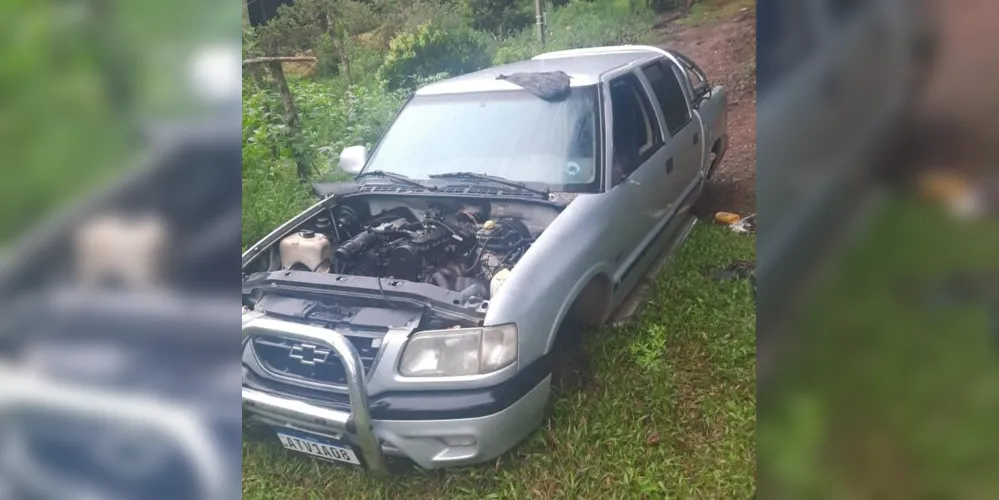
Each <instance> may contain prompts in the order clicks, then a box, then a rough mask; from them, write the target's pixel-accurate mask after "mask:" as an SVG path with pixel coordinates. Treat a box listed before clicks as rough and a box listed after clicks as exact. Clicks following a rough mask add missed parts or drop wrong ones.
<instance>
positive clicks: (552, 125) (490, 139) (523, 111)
mask: <svg viewBox="0 0 999 500" xmlns="http://www.w3.org/2000/svg"><path fill="white" fill-rule="evenodd" d="M596 96H597V94H596V89H595V88H594V87H587V88H574V89H572V94H571V95H570V96H569V98H567V99H566V100H564V101H561V102H548V101H544V100H542V99H540V98H538V97H535V96H533V95H531V94H529V93H527V92H525V91H513V92H489V93H488V94H487V93H476V94H464V95H462V94H459V95H436V96H416V97H414V98H413V99H412V100H411V101H410V102H409V104H407V105H406V107H405V108H404V109H403V110H402V112H401V113H400V114H399V116H398V118H396V121H395V122H394V123H393V124H392V126H391V127H389V130H388V132H387V133H386V134H385V137H383V138H382V140H381V142H380V143H379V145H378V147H377V149H376V150H375V151H374V154H373V156H372V158H371V160H370V161H369V162H368V165H367V168H365V171H376V170H383V171H386V172H394V173H398V174H402V175H405V176H407V177H411V178H413V179H419V180H423V179H429V178H430V176H431V175H435V174H446V173H453V172H474V173H477V174H487V175H492V176H498V177H503V178H505V179H509V180H512V181H519V182H525V183H538V184H543V185H545V186H546V187H548V188H549V189H551V190H553V191H595V190H596V189H597V188H598V187H599V179H600V176H599V171H598V170H599V169H598V165H599V162H598V160H597V158H598V156H597V138H596V136H595V133H596V130H597V127H596V126H595V124H596V123H598V122H597V109H598V108H597V97H596ZM462 181H464V179H463V180H462ZM455 182H456V181H455Z"/></svg>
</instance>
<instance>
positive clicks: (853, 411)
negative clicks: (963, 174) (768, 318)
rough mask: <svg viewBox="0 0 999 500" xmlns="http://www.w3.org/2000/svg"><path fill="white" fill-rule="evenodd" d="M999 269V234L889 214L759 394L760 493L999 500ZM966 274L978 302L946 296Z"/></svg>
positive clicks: (811, 313) (912, 209) (824, 295)
mask: <svg viewBox="0 0 999 500" xmlns="http://www.w3.org/2000/svg"><path fill="white" fill-rule="evenodd" d="M996 255H999V221H996V220H995V219H992V220H979V221H970V222H965V223H959V222H955V221H954V219H953V218H952V217H950V216H949V215H947V214H946V213H944V212H943V211H942V210H940V209H938V208H935V207H931V206H927V205H926V204H924V203H921V202H919V201H916V200H914V199H912V198H911V197H907V196H896V197H895V198H893V199H891V200H890V201H889V203H888V204H887V205H886V207H885V209H884V211H883V212H882V213H880V214H878V215H877V216H876V217H875V218H874V220H873V221H872V223H871V225H870V228H869V230H868V231H867V232H866V235H865V236H864V237H862V238H860V239H859V240H858V241H857V242H856V243H855V244H854V245H852V246H851V247H850V248H849V249H848V251H846V252H845V253H844V254H843V255H842V256H841V258H840V259H838V263H837V264H836V265H835V266H834V267H832V268H830V270H829V271H830V273H829V274H828V278H827V280H824V281H825V282H824V283H822V286H820V287H819V288H817V289H816V295H815V296H814V297H813V299H812V300H810V301H809V303H810V307H808V308H807V313H806V314H804V315H803V316H802V318H801V320H800V322H798V323H797V324H796V325H795V327H794V328H792V329H791V330H790V331H791V332H793V333H794V334H795V335H794V336H793V337H790V338H793V339H795V340H796V341H795V342H793V343H792V344H790V345H789V346H788V350H786V351H785V352H784V354H783V356H782V357H781V360H782V361H781V362H780V363H779V364H778V365H776V367H775V368H776V371H775V373H774V376H773V381H774V384H775V385H774V386H773V387H767V390H766V391H765V392H761V395H760V401H761V403H760V412H759V414H760V425H759V446H760V454H759V456H760V458H761V460H760V463H759V467H760V482H761V491H764V490H765V491H767V492H768V493H776V492H777V491H780V492H781V493H782V494H783V495H784V496H781V497H778V498H817V496H816V495H818V494H819V492H822V497H824V498H846V497H849V498H994V497H995V492H996V491H999V476H997V475H996V474H995V470H997V467H999V446H997V445H996V441H995V439H992V438H990V436H994V433H995V425H996V422H997V421H999V389H997V388H999V357H997V348H999V345H997V344H996V339H995V337H994V335H995V334H996V329H997V328H999V325H997V324H996V323H995V321H996V318H995V316H993V317H992V318H990V317H989V312H990V310H991V312H992V313H993V314H995V313H996V312H999V311H997V309H999V282H997V280H996V277H997V276H999V266H997V264H996V259H995V257H996ZM968 272H970V273H972V274H973V275H977V276H979V277H980V279H981V285H982V286H981V288H980V289H979V290H977V291H976V290H974V288H973V287H969V288H968V289H967V290H966V291H968V292H972V293H968V294H966V295H964V296H959V295H958V294H957V293H948V291H947V288H945V286H944V285H945V284H946V283H947V281H948V278H952V277H953V276H954V275H955V274H956V273H968ZM761 391H762V389H761ZM762 484H768V486H767V487H766V488H764V487H763V486H762Z"/></svg>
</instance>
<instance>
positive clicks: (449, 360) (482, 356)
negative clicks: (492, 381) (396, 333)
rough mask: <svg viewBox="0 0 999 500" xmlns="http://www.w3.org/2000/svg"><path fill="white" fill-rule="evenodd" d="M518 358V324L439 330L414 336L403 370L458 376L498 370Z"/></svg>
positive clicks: (413, 373) (419, 374)
mask: <svg viewBox="0 0 999 500" xmlns="http://www.w3.org/2000/svg"><path fill="white" fill-rule="evenodd" d="M516 359H517V325H514V324H509V325H500V326H487V327H484V328H463V329H459V330H436V331H429V332H422V333H417V334H416V335H413V337H412V338H410V339H409V342H408V343H407V344H406V347H405V349H404V350H403V352H402V361H401V362H400V363H399V373H400V374H402V375H404V376H407V377H454V376H459V375H478V374H484V373H490V372H494V371H496V370H499V369H500V368H503V367H504V366H507V365H509V364H511V363H513V362H514V361H515V360H516Z"/></svg>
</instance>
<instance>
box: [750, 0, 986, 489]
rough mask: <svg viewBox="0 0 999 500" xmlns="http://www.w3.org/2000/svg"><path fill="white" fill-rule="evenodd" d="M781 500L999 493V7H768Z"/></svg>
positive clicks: (763, 77) (771, 263) (776, 479)
mask: <svg viewBox="0 0 999 500" xmlns="http://www.w3.org/2000/svg"><path fill="white" fill-rule="evenodd" d="M757 28H758V30H757V53H758V73H757V82H758V101H757V113H758V114H757V159H758V172H757V174H758V176H757V194H758V196H757V200H758V201H757V205H758V212H759V215H758V226H757V230H758V239H757V252H758V269H757V272H758V286H759V288H758V292H759V296H758V299H759V302H758V305H757V328H758V331H757V339H758V340H757V360H758V367H757V369H758V386H757V391H758V393H757V396H758V398H757V403H758V420H757V438H758V443H757V444H758V463H757V466H758V470H757V478H758V485H759V496H760V497H761V498H993V497H995V492H996V491H999V474H997V473H996V472H997V471H999V441H997V440H996V439H995V431H996V427H995V425H996V422H997V421H999V264H997V261H996V256H997V255H999V231H997V229H999V221H997V217H996V216H997V215H999V210H997V209H999V177H997V171H996V167H997V166H999V122H996V121H995V117H996V116H997V115H999V92H997V89H999V84H997V83H999V52H996V50H995V49H996V48H997V47H999V3H996V2H994V1H990V0H964V1H957V0H948V1H938V2H932V1H928V0H921V1H917V0H868V1H864V0H839V1H831V0H759V1H758V2H757Z"/></svg>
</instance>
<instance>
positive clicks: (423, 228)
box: [261, 200, 557, 300]
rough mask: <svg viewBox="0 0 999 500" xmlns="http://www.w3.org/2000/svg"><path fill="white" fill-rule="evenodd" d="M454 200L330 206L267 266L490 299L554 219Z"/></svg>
mask: <svg viewBox="0 0 999 500" xmlns="http://www.w3.org/2000/svg"><path fill="white" fill-rule="evenodd" d="M448 201H450V202H448ZM448 201H436V200H435V201H432V202H429V203H426V202H425V203H423V204H422V206H420V204H406V203H396V204H394V206H392V205H391V204H385V205H378V204H376V203H373V204H368V203H342V204H339V205H336V206H333V207H330V208H328V209H327V210H325V211H323V212H321V213H320V214H318V215H316V216H314V217H312V218H311V219H309V220H308V221H306V222H305V223H303V224H301V225H300V226H299V227H298V228H297V230H296V231H294V232H292V233H291V234H288V235H286V236H284V237H283V238H282V239H281V240H280V242H279V243H278V244H277V245H275V248H276V251H272V252H271V254H270V255H271V258H270V259H269V261H270V262H269V265H268V266H267V267H268V269H267V270H268V271H274V270H279V269H282V270H283V269H288V270H298V271H310V272H318V273H330V274H337V275H353V276H368V277H375V278H393V279H398V280H406V281H411V282H422V283H429V284H432V285H435V286H438V287H441V288H444V289H447V290H451V291H455V292H459V293H460V294H461V295H462V296H464V297H465V298H471V297H477V298H479V299H482V300H487V299H489V298H491V297H492V296H493V295H495V293H496V292H497V290H498V289H499V288H500V287H501V286H502V284H503V282H504V280H505V279H506V276H507V275H508V274H509V273H510V271H511V269H512V268H513V267H514V266H515V265H516V264H517V262H518V261H519V260H520V258H521V257H523V256H524V254H525V253H526V252H527V250H528V249H529V248H530V246H531V244H532V243H533V242H534V241H535V240H536V239H537V237H538V236H540V234H541V231H542V230H543V228H544V226H547V223H550V220H544V219H545V217H542V219H543V220H541V221H538V220H537V219H538V217H537V213H538V211H534V212H532V211H531V210H519V209H516V208H513V209H511V207H503V206H492V205H490V204H488V203H482V204H468V203H465V202H456V201H453V200H448ZM414 205H415V206H414ZM376 211H377V214H375V215H372V214H371V212H376ZM545 212H547V211H545ZM532 215H533V216H534V217H532ZM545 215H546V217H547V215H548V214H547V213H546V214H545ZM556 215H557V214H556V213H552V214H551V215H550V217H551V218H552V219H553V218H554V217H555V216H556ZM261 270H263V269H261Z"/></svg>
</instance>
